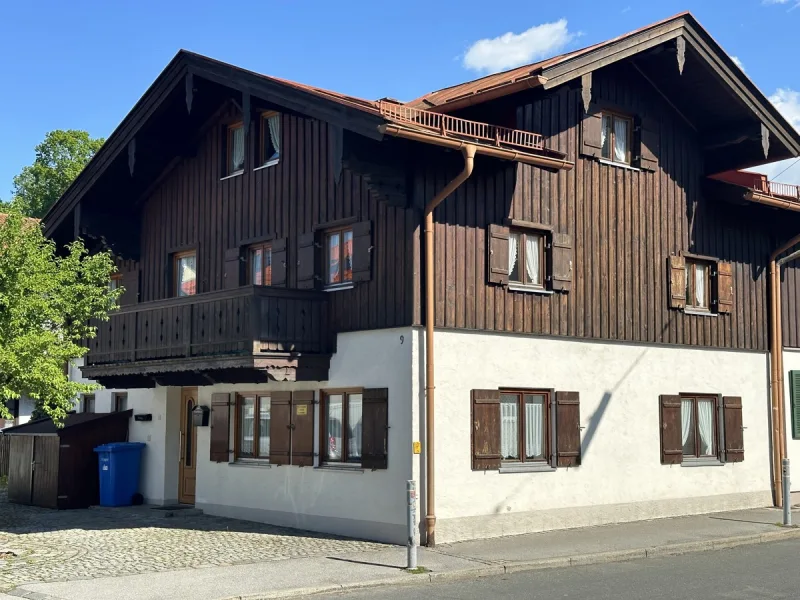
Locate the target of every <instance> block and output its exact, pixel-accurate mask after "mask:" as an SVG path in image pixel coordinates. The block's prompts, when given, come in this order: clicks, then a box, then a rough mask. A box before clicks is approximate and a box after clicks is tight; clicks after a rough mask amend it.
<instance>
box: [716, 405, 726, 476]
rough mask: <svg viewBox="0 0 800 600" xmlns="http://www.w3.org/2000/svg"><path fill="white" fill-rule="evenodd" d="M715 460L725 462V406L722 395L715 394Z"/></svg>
mask: <svg viewBox="0 0 800 600" xmlns="http://www.w3.org/2000/svg"><path fill="white" fill-rule="evenodd" d="M717 458H719V461H720V462H723V463H724V462H725V405H724V403H723V400H722V394H717Z"/></svg>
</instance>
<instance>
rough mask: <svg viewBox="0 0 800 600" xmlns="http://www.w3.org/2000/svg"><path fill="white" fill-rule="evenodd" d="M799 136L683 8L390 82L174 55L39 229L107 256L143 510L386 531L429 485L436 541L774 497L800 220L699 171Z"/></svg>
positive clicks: (119, 369)
mask: <svg viewBox="0 0 800 600" xmlns="http://www.w3.org/2000/svg"><path fill="white" fill-rule="evenodd" d="M512 128H513V129H512ZM473 153H474V155H475V156H474V160H473ZM799 154H800V135H798V133H797V132H796V131H794V130H793V129H792V127H791V126H790V125H789V124H788V123H787V122H786V120H785V119H784V118H783V117H782V116H781V115H780V114H779V113H778V111H777V110H776V109H775V108H774V107H773V106H772V104H771V103H770V102H769V101H768V100H767V99H766V98H765V97H764V95H763V94H762V93H761V92H760V91H759V90H758V89H757V88H756V87H755V86H754V85H753V83H752V82H751V81H750V80H749V79H748V78H747V77H746V76H745V75H744V74H743V73H742V71H741V70H740V69H739V68H738V67H737V66H736V65H735V63H734V62H733V61H732V59H731V58H730V57H729V56H728V55H726V54H725V53H724V52H723V51H722V49H721V48H720V47H719V46H718V45H717V44H716V43H715V42H714V40H713V39H712V38H711V37H710V36H709V35H708V33H707V32H706V31H705V30H703V29H702V28H701V27H700V25H699V24H698V23H697V22H696V20H695V19H694V18H693V17H692V16H691V15H689V14H688V13H686V14H681V15H678V16H676V17H673V18H671V19H668V20H665V21H662V22H660V23H656V24H654V25H651V26H648V27H646V28H643V29H641V30H639V31H636V32H633V33H631V34H628V35H625V36H622V37H619V38H616V39H614V40H612V41H610V42H607V43H604V44H599V45H596V46H592V47H590V48H587V49H584V50H579V51H575V52H571V53H568V54H565V55H563V56H559V57H556V58H553V59H550V60H546V61H542V62H540V63H537V64H534V65H528V66H526V67H521V68H519V69H514V70H512V71H508V72H505V73H499V74H496V75H491V76H488V77H484V78H482V79H479V80H477V81H475V82H470V83H467V84H463V85H459V86H454V87H451V88H447V89H444V90H440V91H438V92H434V93H432V94H428V95H426V96H424V97H423V98H420V99H418V100H416V101H414V102H410V103H407V104H402V103H398V102H395V101H392V100H383V101H379V102H371V101H366V100H360V99H357V98H352V97H349V96H346V95H343V94H339V93H335V92H328V91H325V90H320V89H318V88H314V87H309V86H305V85H301V84H297V83H293V82H289V81H285V80H281V79H276V78H271V77H266V76H262V75H258V74H255V73H252V72H249V71H245V70H243V69H239V68H236V67H234V66H231V65H227V64H224V63H220V62H217V61H214V60H211V59H209V58H205V57H202V56H198V55H196V54H192V53H188V52H183V51H182V52H180V53H178V55H177V56H176V57H175V58H174V59H173V61H172V62H171V63H170V64H169V65H168V66H167V68H166V69H165V70H164V72H163V73H162V74H161V75H160V76H159V78H158V79H157V80H156V81H155V82H154V84H153V85H152V86H151V87H150V88H149V89H148V91H147V92H146V93H145V95H144V96H143V97H142V98H141V100H140V101H139V102H138V103H137V104H136V106H135V107H134V108H133V110H132V111H131V112H130V114H129V115H128V116H127V117H126V118H125V119H124V120H123V121H122V123H121V124H120V125H119V127H118V128H117V129H116V130H115V132H114V133H113V134H112V136H111V137H110V138H109V139H108V141H107V142H106V144H105V145H104V146H103V148H102V149H101V150H100V151H99V152H98V153H97V155H96V156H95V158H94V159H93V160H92V161H91V162H90V163H89V165H88V166H87V167H86V169H85V170H84V171H83V173H82V174H81V175H80V176H79V177H78V179H77V180H76V181H75V183H74V184H73V185H72V186H71V187H70V189H69V190H67V192H66V193H65V194H64V196H63V197H62V198H61V199H60V200H59V202H58V203H57V204H56V205H55V206H54V207H53V208H52V210H51V211H50V213H49V214H48V215H47V217H46V218H45V223H46V227H47V233H48V235H49V236H51V237H52V238H53V239H54V240H56V241H57V242H58V243H59V244H63V243H67V242H68V241H70V240H71V239H73V238H74V236H75V235H76V234H79V235H81V236H83V237H84V239H85V240H86V241H87V244H89V245H90V246H92V247H95V248H101V247H105V246H106V245H107V246H108V247H110V248H111V249H112V250H113V251H114V253H115V254H116V256H117V257H118V259H119V265H120V269H121V279H120V281H119V283H120V284H121V285H124V286H125V288H126V291H125V293H124V295H123V296H122V299H121V304H122V307H121V310H120V311H119V312H118V313H115V314H113V315H112V317H111V319H110V321H108V322H106V323H100V324H99V332H98V336H97V338H96V339H95V340H92V342H91V344H90V350H89V353H88V354H87V356H86V362H85V365H83V366H82V367H81V370H82V376H83V377H86V378H91V379H94V380H97V381H98V382H100V383H101V384H103V385H104V386H105V387H106V388H108V389H107V390H104V391H101V392H98V393H96V394H95V395H94V409H95V410H98V411H106V410H111V409H112V408H113V407H114V406H115V405H116V404H117V400H118V397H117V396H115V394H120V393H122V394H127V396H126V397H125V399H126V402H127V406H128V407H129V408H132V409H133V411H134V414H135V415H139V414H142V415H151V420H149V421H136V422H134V423H132V424H131V430H130V437H131V439H132V440H140V441H144V442H147V444H148V448H147V450H146V453H145V463H144V475H143V477H144V484H143V488H144V489H143V493H144V495H145V497H146V498H147V500H148V501H149V502H154V503H172V502H176V501H180V502H187V503H194V504H195V505H196V506H198V507H199V508H202V509H203V510H204V511H206V512H207V513H210V514H217V515H226V516H235V517H239V518H247V519H254V520H261V521H266V522H270V523H277V524H281V525H287V526H294V527H301V528H305V529H313V530H319V531H325V532H333V533H339V534H345V535H352V536H358V537H366V538H372V539H379V540H388V541H393V542H400V543H403V542H404V541H405V539H406V533H405V514H406V503H405V485H406V481H407V480H409V479H414V480H416V481H417V482H418V484H419V489H420V503H419V507H418V513H417V514H418V516H419V520H420V529H421V532H422V534H423V537H424V536H425V535H426V532H427V530H428V528H432V527H433V526H434V522H433V518H432V517H433V516H435V518H436V523H435V532H436V541H437V542H445V541H452V540H458V539H466V538H474V537H488V536H497V535H504V534H512V533H522V532H529V531H538V530H543V529H551V528H557V527H574V526H580V525H589V524H600V523H608V522H617V521H626V520H633V519H643V518H655V517H666V516H673V515H681V514H692V513H699V512H708V511H716V510H724V509H734V508H745V507H752V506H764V505H768V504H770V503H771V502H772V483H771V476H772V475H771V451H772V446H771V434H770V411H769V408H770V388H769V371H768V369H769V367H768V364H769V357H768V349H769V347H768V345H769V339H770V338H769V329H768V322H769V316H770V308H769V306H770V303H769V302H768V296H767V287H768V285H767V282H768V273H767V269H766V266H767V263H768V260H769V256H770V253H771V252H772V251H773V250H775V249H776V248H777V247H778V246H780V245H781V244H782V243H784V242H785V241H786V240H788V239H789V238H791V237H792V236H793V235H796V234H797V233H798V232H800V218H798V216H797V215H796V214H795V213H794V212H793V210H791V208H789V209H786V210H780V212H778V211H776V209H775V208H774V204H769V202H767V201H764V198H767V199H769V198H771V197H772V196H770V194H769V190H766V192H764V193H762V194H756V195H752V194H750V195H747V193H746V190H744V188H742V187H741V185H738V186H736V185H734V186H733V187H735V188H736V189H738V190H739V192H738V193H737V194H734V195H733V196H731V195H730V194H723V193H722V192H720V193H717V192H718V191H719V188H717V187H715V186H716V185H719V186H729V185H731V184H725V183H721V182H716V181H711V180H709V179H708V178H707V176H708V175H713V174H718V173H723V172H727V171H736V170H738V169H741V168H744V167H751V166H754V165H758V164H763V163H766V162H771V161H775V160H781V159H785V158H789V157H792V156H797V155H799ZM472 167H474V168H472ZM459 174H460V175H459ZM454 178H455V179H454ZM451 181H453V184H452V185H450V186H447V184H448V182H451ZM745 183H746V182H745ZM740 184H741V182H740ZM446 186H447V189H446ZM453 190H455V191H453ZM743 191H744V192H745V193H742V192H743ZM449 192H452V193H449ZM442 195H446V196H447V197H446V199H445V200H444V201H443V203H442V204H441V205H440V206H438V208H436V210H435V211H434V213H433V223H434V225H433V235H432V240H433V245H432V247H431V248H430V250H428V249H427V244H426V241H425V240H426V234H425V226H424V223H425V220H426V218H425V214H424V213H425V208H426V206H430V205H432V203H433V201H434V199H435V197H437V196H442ZM427 259H431V262H430V263H429V264H428V263H427ZM784 273H785V275H786V276H785V279H784V283H783V288H782V290H783V297H784V307H785V308H786V310H785V314H784V319H783V326H784V329H785V330H786V331H787V333H786V334H785V335H784V341H785V342H786V344H787V345H790V346H795V347H800V334H798V331H800V329H799V328H798V324H797V319H796V316H795V308H794V307H795V305H796V303H797V299H798V298H800V287H798V286H800V278H798V277H797V274H796V269H795V266H794V264H789V265H788V266H787V267H786V268H785V270H784ZM428 276H431V278H432V282H433V284H432V286H431V285H427V284H426V278H427V277H428ZM429 299H432V301H433V302H432V304H431V310H432V312H433V316H432V319H430V320H427V321H426V317H425V315H426V310H427V301H428V300H429ZM426 323H428V324H430V325H435V333H434V336H432V337H430V336H426V332H425V329H424V327H425V325H426ZM791 332H794V333H791ZM428 343H433V344H434V350H433V355H432V357H431V358H432V360H431V361H426V344H428ZM798 356H800V355H798ZM433 359H435V360H433ZM793 361H794V362H796V363H797V364H798V367H800V359H797V360H794V359H791V358H790V357H789V356H788V355H787V358H786V364H787V367H791V366H792V365H793V364H794V362H793ZM428 374H431V375H433V376H434V377H435V379H430V378H428ZM426 382H427V384H426ZM426 385H427V386H428V387H432V388H433V389H435V401H434V402H433V404H432V406H433V407H434V412H433V416H434V417H435V418H434V419H433V421H431V419H430V418H429V417H428V418H426V416H425V415H426V406H428V405H429V403H428V400H430V399H431V394H432V393H433V390H426ZM197 406H201V407H206V408H207V409H209V410H210V426H209V427H202V426H201V427H192V426H191V423H192V416H191V412H192V410H194V409H195V408H196V407H197ZM431 432H435V444H434V447H433V449H434V450H435V454H434V455H433V456H432V455H431V453H430V452H429V451H428V450H429V448H428V440H429V439H430V434H431ZM417 442H421V444H418V443H417ZM420 446H421V448H420ZM791 451H792V452H795V453H797V450H796V449H794V448H793V449H792V450H791ZM433 458H435V461H434V460H431V461H430V462H432V463H434V464H433V465H432V466H433V468H432V469H430V468H429V462H428V461H429V459H433ZM432 477H435V495H430V496H429V494H428V491H429V489H430V485H429V484H430V481H431V478H432ZM426 515H430V517H431V518H430V519H426Z"/></svg>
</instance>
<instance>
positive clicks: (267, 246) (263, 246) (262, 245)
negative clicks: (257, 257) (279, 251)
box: [245, 242, 272, 286]
mask: <svg viewBox="0 0 800 600" xmlns="http://www.w3.org/2000/svg"><path fill="white" fill-rule="evenodd" d="M256 250H261V281H262V282H264V281H266V262H265V261H264V253H265V251H269V265H270V271H269V283H260V284H256V283H254V282H253V253H254V252H255V251H256ZM245 281H246V282H247V285H265V286H271V285H272V242H258V243H256V244H251V245H250V246H248V247H247V275H246V277H245Z"/></svg>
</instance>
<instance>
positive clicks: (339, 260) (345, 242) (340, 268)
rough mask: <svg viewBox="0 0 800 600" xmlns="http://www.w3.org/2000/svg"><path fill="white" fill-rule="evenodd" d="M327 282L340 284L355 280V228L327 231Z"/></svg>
mask: <svg viewBox="0 0 800 600" xmlns="http://www.w3.org/2000/svg"><path fill="white" fill-rule="evenodd" d="M325 265H326V269H325V284H326V285H328V286H338V285H345V284H348V283H351V282H352V281H353V228H352V227H348V228H343V229H336V230H332V231H328V232H326V233H325Z"/></svg>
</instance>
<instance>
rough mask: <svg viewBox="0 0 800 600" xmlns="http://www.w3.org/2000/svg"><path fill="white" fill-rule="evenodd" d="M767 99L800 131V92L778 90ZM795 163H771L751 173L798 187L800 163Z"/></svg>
mask: <svg viewBox="0 0 800 600" xmlns="http://www.w3.org/2000/svg"><path fill="white" fill-rule="evenodd" d="M769 99H770V102H772V103H773V104H774V105H775V108H777V109H778V110H779V111H781V114H783V116H784V117H786V120H787V121H789V123H791V124H792V126H793V127H794V128H795V129H797V130H798V131H800V92H798V91H795V90H792V89H789V88H778V90H777V91H776V92H775V93H774V94H772V96H770V97H769ZM796 161H797V159H796V158H790V159H788V160H782V161H780V162H776V163H772V164H771V165H764V166H761V167H755V168H754V169H753V171H756V172H758V173H764V174H765V175H767V177H769V179H770V180H773V181H781V182H783V183H794V184H796V185H800V163H798V164H795V165H793V163H795V162H796ZM790 165H793V166H792V167H791V168H790V169H788V170H787V171H786V172H785V173H782V171H783V170H784V169H786V168H787V167H789V166H790Z"/></svg>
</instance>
